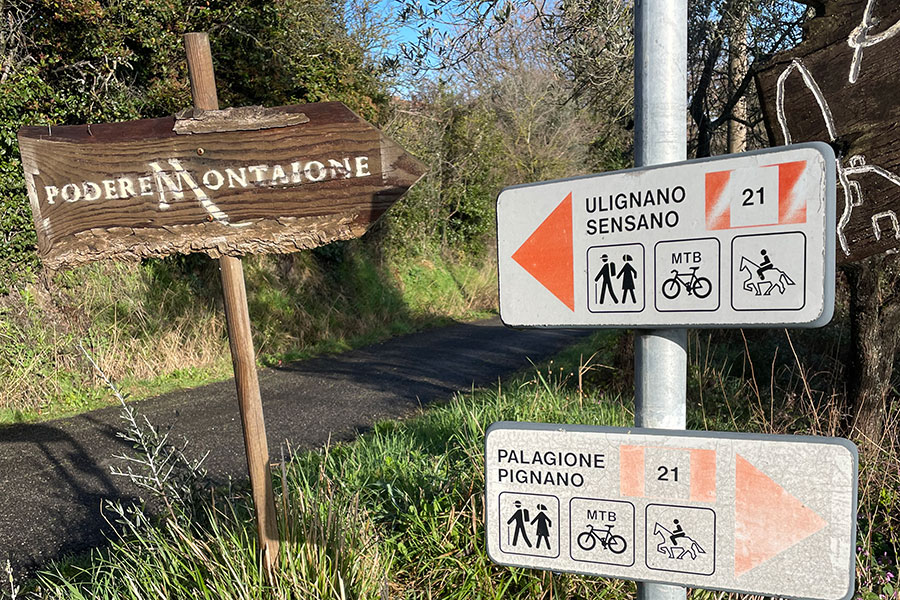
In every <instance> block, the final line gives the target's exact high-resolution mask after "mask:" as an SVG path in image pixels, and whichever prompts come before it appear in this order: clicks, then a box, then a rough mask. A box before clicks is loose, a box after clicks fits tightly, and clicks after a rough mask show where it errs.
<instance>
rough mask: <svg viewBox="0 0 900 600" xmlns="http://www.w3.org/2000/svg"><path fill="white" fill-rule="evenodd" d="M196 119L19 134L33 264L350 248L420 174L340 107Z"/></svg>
mask: <svg viewBox="0 0 900 600" xmlns="http://www.w3.org/2000/svg"><path fill="white" fill-rule="evenodd" d="M195 112H196V114H194V113H190V114H185V115H180V116H178V117H168V118H162V119H147V120H140V121H131V122H127V123H109V124H98V125H84V126H66V127H55V126H54V127H49V126H48V127H24V128H22V129H21V130H20V131H19V148H20V151H21V154H22V163H23V166H24V169H25V178H26V182H27V187H28V195H29V198H30V200H31V205H32V212H33V214H34V218H35V225H36V228H37V233H38V244H39V249H40V253H41V256H42V258H43V260H44V263H45V265H47V266H49V267H51V268H55V267H58V266H64V265H76V264H80V263H86V262H89V261H93V260H97V259H101V258H142V257H149V256H165V255H168V254H172V253H176V252H181V253H188V252H206V253H207V254H210V255H211V256H213V257H217V256H221V255H243V254H260V253H269V252H293V251H296V250H302V249H306V248H313V247H315V246H319V245H322V244H325V243H328V242H330V241H333V240H338V239H350V238H355V237H358V236H360V235H361V234H362V233H364V232H365V230H366V229H367V228H368V226H369V225H371V224H372V223H373V222H374V221H375V220H376V219H377V218H378V217H379V216H380V215H381V214H382V213H383V212H384V211H385V210H387V208H388V207H389V206H391V204H393V203H394V202H395V201H396V200H397V199H398V198H399V197H400V196H401V195H402V194H403V193H404V192H405V191H406V190H407V189H408V188H409V187H410V186H411V185H412V184H413V183H415V182H416V181H417V180H418V179H419V177H421V176H422V174H423V173H424V171H425V169H424V166H423V165H422V164H421V163H420V162H419V161H417V160H416V159H414V158H413V157H411V156H410V155H409V154H407V153H406V152H405V151H404V150H403V149H402V148H401V147H400V146H398V145H397V144H396V143H395V142H393V141H392V140H390V139H388V138H387V137H385V136H384V135H382V134H381V132H380V131H379V130H378V129H376V128H375V127H373V126H372V125H370V124H369V123H367V122H366V121H364V120H363V119H361V118H360V117H358V116H357V115H356V114H354V113H353V112H352V111H351V110H350V109H348V108H347V107H346V106H344V105H343V104H341V103H339V102H328V103H319V104H306V105H301V106H287V107H280V108H276V109H261V108H258V107H248V108H243V109H231V110H224V111H195Z"/></svg>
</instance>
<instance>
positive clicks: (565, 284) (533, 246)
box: [512, 193, 575, 311]
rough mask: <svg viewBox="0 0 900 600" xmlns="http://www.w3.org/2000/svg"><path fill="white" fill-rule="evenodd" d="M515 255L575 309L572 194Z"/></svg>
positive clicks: (529, 270)
mask: <svg viewBox="0 0 900 600" xmlns="http://www.w3.org/2000/svg"><path fill="white" fill-rule="evenodd" d="M512 258H513V260H514V261H516V262H517V263H519V265H521V267H522V268H523V269H525V270H526V271H528V273H530V274H531V276H532V277H534V278H535V279H537V280H538V281H539V282H540V283H541V285H543V286H544V287H545V288H547V289H548V290H550V292H551V293H552V294H553V295H554V296H556V297H557V298H559V300H560V301H561V302H562V303H563V304H565V305H566V306H568V307H569V310H571V311H574V310H575V272H574V266H573V259H572V194H571V193H569V195H568V196H566V199H565V200H563V201H562V202H561V203H560V205H559V206H557V207H556V208H555V209H554V210H553V212H552V213H550V216H548V217H547V218H546V219H544V222H543V223H541V224H540V225H539V226H538V228H537V229H535V230H534V233H532V234H531V237H529V238H528V239H527V240H525V243H524V244H522V245H521V246H520V247H519V249H518V250H516V251H515V253H514V254H513V255H512Z"/></svg>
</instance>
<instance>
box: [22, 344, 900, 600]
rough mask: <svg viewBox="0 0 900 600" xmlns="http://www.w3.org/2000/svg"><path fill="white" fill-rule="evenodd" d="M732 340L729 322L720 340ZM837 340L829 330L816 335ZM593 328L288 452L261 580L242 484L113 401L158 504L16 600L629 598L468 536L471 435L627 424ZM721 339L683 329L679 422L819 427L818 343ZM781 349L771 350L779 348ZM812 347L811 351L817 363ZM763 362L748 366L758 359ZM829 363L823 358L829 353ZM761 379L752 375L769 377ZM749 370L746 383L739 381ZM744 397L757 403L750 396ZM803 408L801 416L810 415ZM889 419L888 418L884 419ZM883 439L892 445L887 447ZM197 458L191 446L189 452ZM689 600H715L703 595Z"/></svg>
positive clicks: (887, 586)
mask: <svg viewBox="0 0 900 600" xmlns="http://www.w3.org/2000/svg"><path fill="white" fill-rule="evenodd" d="M735 333H736V335H737V336H738V337H740V333H739V332H735ZM831 333H835V332H833V331H832V332H831ZM615 335H616V334H613V333H602V334H597V335H595V336H594V337H593V338H592V339H591V340H590V341H588V342H585V343H583V344H581V345H580V346H577V347H574V348H572V349H570V350H569V351H567V352H565V353H564V354H562V355H561V356H559V357H557V358H556V359H554V360H553V361H550V362H548V363H546V364H543V365H540V366H536V367H534V368H532V369H529V370H528V371H527V372H525V373H523V374H522V375H520V376H519V377H517V378H515V379H512V380H510V381H508V382H506V383H504V384H502V385H499V386H498V387H497V388H496V389H493V390H491V389H484V390H477V391H474V392H472V393H468V394H463V395H458V396H456V397H455V398H453V399H452V400H451V401H450V402H449V403H448V404H447V405H445V406H441V407H437V408H434V409H431V410H428V411H427V412H423V413H422V414H421V415H419V416H417V417H415V418H412V419H409V420H407V421H405V422H385V423H381V424H379V425H377V426H376V427H375V428H374V431H372V432H371V433H369V434H367V435H366V436H364V437H362V438H360V439H359V440H357V441H355V442H353V443H348V444H341V445H337V446H334V447H331V448H326V449H324V450H321V451H317V452H301V453H298V454H296V455H295V456H294V457H292V458H290V459H289V460H288V461H287V462H285V463H283V464H281V465H280V468H278V469H276V470H275V472H274V476H275V478H276V494H277V502H276V504H277V506H278V507H279V521H280V527H281V532H282V539H283V540H284V544H283V546H282V554H281V559H280V570H279V572H278V575H277V576H276V579H275V583H274V588H275V589H271V588H270V587H268V585H267V584H266V583H265V578H264V577H263V575H262V574H261V572H260V567H259V564H258V563H257V562H256V560H255V557H256V541H255V540H256V538H255V529H254V524H253V521H252V518H251V513H250V509H249V506H250V500H249V493H248V491H247V490H244V489H239V488H225V489H223V488H210V487H208V485H207V484H206V482H205V480H204V479H203V477H202V471H201V470H200V469H199V468H198V467H197V465H196V464H194V463H191V462H190V461H188V460H187V459H185V458H184V456H183V454H181V453H180V452H179V451H178V450H177V449H176V448H173V447H171V446H165V447H164V448H163V451H157V449H158V448H160V447H161V446H160V443H159V440H160V436H159V434H158V433H157V432H154V431H153V430H152V429H151V430H147V429H146V427H144V428H140V427H138V426H137V425H136V423H137V419H136V417H135V415H134V414H133V413H131V412H130V411H128V410H126V412H125V417H126V420H125V423H126V430H127V432H128V435H129V436H130V437H131V439H133V440H139V441H140V443H137V444H136V446H137V447H138V449H139V450H140V451H143V452H148V453H150V454H151V455H153V456H155V457H156V458H157V463H156V464H155V466H154V465H151V464H149V462H148V463H147V465H146V466H147V468H148V469H151V471H150V472H149V473H146V474H153V473H154V472H155V471H153V470H152V469H156V471H164V470H166V469H167V468H168V466H169V465H172V466H174V467H175V469H174V471H173V476H172V477H170V478H169V479H167V480H164V481H163V482H161V483H158V484H152V485H147V486H144V487H145V489H146V490H147V491H148V492H149V494H148V495H147V498H148V500H153V501H155V505H156V506H160V507H163V508H162V510H161V511H158V512H157V513H156V514H157V515H158V516H157V517H156V518H151V517H148V516H147V514H148V513H147V511H146V509H144V510H142V509H139V508H122V507H120V506H116V505H111V506H110V507H108V509H107V512H108V514H110V515H111V516H112V517H113V518H114V519H115V520H116V521H117V522H119V524H120V525H121V526H122V534H121V535H119V536H118V537H116V538H115V539H114V540H112V542H111V544H110V546H109V547H108V548H106V549H103V550H97V551H94V552H93V553H92V554H91V556H89V557H84V558H83V559H81V560H78V561H75V562H70V563H65V564H60V565H57V566H53V567H50V568H49V569H47V570H45V571H44V572H42V573H41V574H39V575H38V576H37V578H36V579H33V580H31V581H29V582H27V583H25V584H23V587H24V590H20V591H19V592H18V595H19V597H20V598H63V597H65V598H157V597H166V598H196V597H200V598H221V597H228V598H263V597H285V598H287V597H291V598H310V599H312V598H316V599H320V598H336V599H337V598H379V597H391V598H448V599H449V598H460V599H462V598H467V599H468V598H498V599H499V598H503V599H516V598H522V599H524V598H548V597H551V596H552V597H554V598H557V597H558V598H588V597H590V598H594V597H597V598H611V599H621V600H624V599H625V598H628V597H633V596H634V584H632V583H629V582H624V581H617V580H603V579H598V578H588V577H580V576H575V575H568V574H556V573H549V572H541V571H533V570H528V569H511V568H506V567H499V566H497V565H494V564H493V563H491V561H490V560H489V559H488V557H487V555H486V553H485V550H484V546H485V542H484V535H485V534H484V522H483V514H484V506H483V498H484V496H483V492H484V457H483V444H484V432H485V430H486V428H487V426H488V425H489V424H490V423H492V422H495V421H498V420H517V421H537V422H549V423H583V424H594V425H613V426H626V425H629V424H631V423H632V422H633V415H632V414H631V412H630V408H629V407H630V405H631V402H630V398H629V395H628V393H627V388H628V382H627V381H625V380H624V379H623V374H622V372H620V371H618V370H616V369H613V368H611V367H610V366H609V365H610V364H611V363H612V361H613V359H614V358H615V353H616V352H617V348H618V345H619V341H618V340H617V339H616V337H615ZM729 337H730V334H726V335H725V336H724V337H722V336H719V335H717V334H711V335H707V334H702V335H695V336H692V338H691V340H690V350H691V357H692V358H691V365H690V373H691V375H690V386H689V398H688V399H689V406H690V408H689V421H690V425H691V426H693V427H697V428H703V427H702V425H703V424H706V425H707V426H709V427H710V428H716V429H740V430H742V431H769V432H777V433H815V434H823V433H827V432H828V430H829V428H830V427H831V426H832V425H831V424H830V416H829V414H830V410H831V409H832V408H833V406H832V404H833V403H832V401H831V399H830V396H829V394H828V382H827V381H826V380H825V379H820V378H817V377H811V376H810V375H809V374H810V373H811V372H813V369H814V368H815V366H816V363H815V360H813V361H811V362H809V363H800V362H798V361H797V359H796V358H795V357H794V355H793V353H792V352H791V350H790V348H791V347H794V348H796V349H797V351H798V354H797V355H798V356H807V355H810V354H814V352H815V351H821V350H823V349H824V348H825V347H827V345H824V346H823V345H822V344H821V343H820V342H817V341H816V340H815V339H813V338H811V337H808V336H803V335H800V336H794V335H793V334H791V336H785V334H784V333H783V332H779V333H777V334H775V335H772V334H768V333H763V332H759V334H758V335H757V334H756V333H755V334H754V335H753V336H752V337H753V338H754V339H750V340H748V348H751V349H753V351H752V353H743V354H742V353H740V352H738V353H735V352H733V351H732V349H733V348H734V344H733V343H732V342H733V340H731V339H729ZM783 353H785V354H787V360H785V361H782V360H781V359H780V358H779V357H780V356H782V354H783ZM825 354H826V353H825V352H822V355H823V356H824V355H825ZM760 358H762V361H760V360H759V359H760ZM831 358H832V359H833V358H834V356H833V355H831ZM763 364H765V365H771V369H772V372H771V373H768V372H765V373H764V372H763V371H767V370H768V369H769V367H768V366H766V367H764V366H762V365H763ZM753 373H755V375H756V376H754V375H753ZM750 398H758V399H759V400H766V401H764V402H749V401H748V399H750ZM809 409H812V412H809ZM897 417H898V415H896V414H895V415H891V418H892V419H895V420H896V419H897ZM893 443H894V444H896V440H895V441H894V442H893ZM194 450H195V451H198V450H199V451H202V449H194ZM861 450H862V456H863V460H862V462H861V465H860V486H861V487H860V491H861V497H860V511H859V536H858V545H859V548H860V551H859V552H858V556H857V567H858V568H857V593H856V595H855V598H859V599H860V600H889V599H890V598H893V597H895V596H894V594H895V592H894V587H893V586H894V583H893V581H894V579H895V578H896V577H897V560H896V559H897V551H898V549H900V529H898V527H900V473H898V472H897V464H898V458H900V452H898V448H897V446H896V445H891V443H890V441H889V440H887V441H885V440H882V441H881V442H880V443H879V444H877V445H874V446H873V445H871V444H870V443H863V444H862V445H861ZM689 597H691V598H702V599H704V600H705V599H710V600H711V599H712V598H718V597H721V594H713V593H710V592H705V591H702V590H694V591H691V593H690V595H689Z"/></svg>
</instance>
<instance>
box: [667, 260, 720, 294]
mask: <svg viewBox="0 0 900 600" xmlns="http://www.w3.org/2000/svg"><path fill="white" fill-rule="evenodd" d="M699 268H700V266H699V265H698V266H695V267H691V270H690V272H682V273H679V272H678V269H672V276H671V277H669V278H668V279H666V280H665V281H663V284H662V293H663V296H665V297H666V298H668V299H669V300H674V299H675V298H677V297H678V296H679V294H681V290H682V289H684V291H685V292H687V295H688V296H696V297H697V298H706V297H707V296H709V294H710V292H712V282H711V281H710V280H709V279H708V278H706V277H702V276H701V277H698V276H697V269H699Z"/></svg>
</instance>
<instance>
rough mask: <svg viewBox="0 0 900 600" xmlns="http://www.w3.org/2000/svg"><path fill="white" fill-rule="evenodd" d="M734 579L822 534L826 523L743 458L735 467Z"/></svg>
mask: <svg viewBox="0 0 900 600" xmlns="http://www.w3.org/2000/svg"><path fill="white" fill-rule="evenodd" d="M735 484H736V491H735V508H734V516H735V526H734V575H735V577H739V576H741V575H743V574H744V573H746V572H747V571H749V570H750V569H753V568H755V567H757V566H759V565H761V564H762V563H764V562H766V561H768V560H769V559H771V558H774V557H775V556H777V555H778V554H781V553H782V552H784V551H785V550H787V549H788V548H790V547H791V546H793V545H795V544H797V543H799V542H800V541H802V540H804V539H806V538H808V537H809V536H811V535H812V534H814V533H816V532H817V531H819V530H821V529H822V528H823V527H825V525H827V523H826V522H825V520H824V519H823V518H822V517H820V516H819V515H817V514H816V513H815V512H813V511H812V510H811V509H809V508H808V507H807V506H806V505H804V504H803V503H802V502H801V501H800V500H798V499H797V498H795V497H794V496H792V495H791V494H789V493H787V492H786V491H785V490H784V488H783V487H781V486H780V485H778V484H777V483H775V482H774V481H773V480H772V478H771V477H769V476H768V475H766V474H765V473H763V472H762V471H760V470H759V469H757V468H756V467H754V466H753V465H751V464H750V462H749V461H748V460H747V459H745V458H744V457H743V456H741V455H740V454H738V455H737V464H736V465H735Z"/></svg>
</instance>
